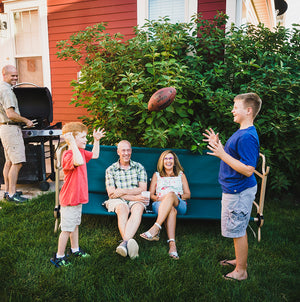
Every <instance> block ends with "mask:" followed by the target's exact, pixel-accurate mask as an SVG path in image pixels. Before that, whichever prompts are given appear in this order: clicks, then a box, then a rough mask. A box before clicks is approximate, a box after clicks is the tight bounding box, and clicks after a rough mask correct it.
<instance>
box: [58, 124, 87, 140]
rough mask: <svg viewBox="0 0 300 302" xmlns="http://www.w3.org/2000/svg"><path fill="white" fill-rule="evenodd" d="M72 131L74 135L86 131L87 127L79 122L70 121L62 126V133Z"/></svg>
mask: <svg viewBox="0 0 300 302" xmlns="http://www.w3.org/2000/svg"><path fill="white" fill-rule="evenodd" d="M68 132H72V134H73V136H74V137H75V136H76V135H77V134H78V133H79V132H86V133H87V132H88V127H87V126H86V125H84V124H82V123H80V122H70V123H67V124H65V125H64V126H63V128H62V134H66V133H68Z"/></svg>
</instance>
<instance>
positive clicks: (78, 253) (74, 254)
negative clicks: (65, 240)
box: [70, 248, 91, 258]
mask: <svg viewBox="0 0 300 302" xmlns="http://www.w3.org/2000/svg"><path fill="white" fill-rule="evenodd" d="M70 254H71V255H73V256H75V257H82V258H87V257H90V256H91V255H90V254H88V253H86V252H85V251H83V250H82V249H81V248H79V251H77V252H75V253H73V252H72V249H70Z"/></svg>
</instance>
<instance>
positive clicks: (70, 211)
mask: <svg viewBox="0 0 300 302" xmlns="http://www.w3.org/2000/svg"><path fill="white" fill-rule="evenodd" d="M81 213H82V204H80V205H78V206H66V207H61V208H60V217H61V218H60V227H61V230H62V231H63V232H74V231H75V228H76V226H78V225H80V224H81Z"/></svg>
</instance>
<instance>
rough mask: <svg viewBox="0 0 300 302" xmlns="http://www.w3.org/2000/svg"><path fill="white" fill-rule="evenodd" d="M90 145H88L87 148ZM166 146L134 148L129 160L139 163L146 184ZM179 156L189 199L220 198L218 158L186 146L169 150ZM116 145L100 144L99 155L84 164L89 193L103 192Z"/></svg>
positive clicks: (113, 159)
mask: <svg viewBox="0 0 300 302" xmlns="http://www.w3.org/2000/svg"><path fill="white" fill-rule="evenodd" d="M91 149H92V146H91V145H88V146H87V150H91ZM165 150H166V149H161V148H144V147H133V148H132V156H131V159H132V160H134V161H137V162H139V163H141V164H142V165H143V166H144V167H145V169H146V171H147V175H148V185H149V183H150V179H151V178H152V175H153V173H154V172H155V171H156V166H157V161H158V159H159V156H160V155H161V153H162V152H163V151H165ZM172 150H173V151H174V152H175V153H176V154H177V156H178V158H179V161H180V163H181V165H182V166H183V168H184V173H185V174H186V177H187V179H188V183H189V186H190V190H191V198H192V199H209V198H212V199H215V198H221V195H222V191H221V187H220V184H219V183H218V173H219V167H220V160H219V159H218V158H216V157H214V156H210V155H207V154H206V153H203V154H202V155H200V154H199V153H193V152H191V151H189V150H185V149H172ZM118 158H119V157H118V155H117V147H115V146H102V145H101V147H100V156H99V158H98V159H96V160H91V161H90V162H89V163H88V164H87V170H88V182H89V184H88V185H89V192H98V193H103V194H105V193H106V188H105V170H106V168H107V167H109V166H110V165H111V164H113V163H114V162H116V161H117V160H118Z"/></svg>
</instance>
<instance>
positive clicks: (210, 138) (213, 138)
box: [202, 128, 220, 145]
mask: <svg viewBox="0 0 300 302" xmlns="http://www.w3.org/2000/svg"><path fill="white" fill-rule="evenodd" d="M205 132H206V133H202V135H204V136H205V137H206V138H204V139H203V141H204V142H208V144H209V145H212V144H214V143H218V142H219V141H220V139H219V133H217V134H216V133H215V131H214V130H213V129H212V128H209V129H206V130H205Z"/></svg>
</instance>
